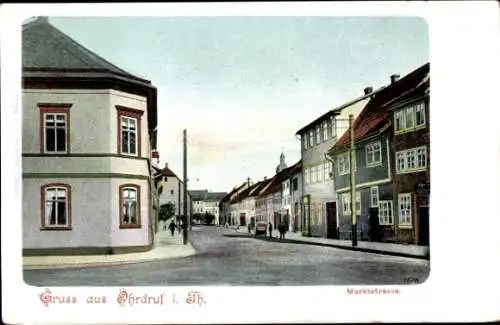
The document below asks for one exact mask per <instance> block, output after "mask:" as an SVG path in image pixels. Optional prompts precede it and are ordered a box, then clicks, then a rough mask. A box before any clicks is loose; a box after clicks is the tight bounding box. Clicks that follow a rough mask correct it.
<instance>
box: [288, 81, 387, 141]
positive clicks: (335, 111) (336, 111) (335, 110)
mask: <svg viewBox="0 0 500 325" xmlns="http://www.w3.org/2000/svg"><path fill="white" fill-rule="evenodd" d="M384 88H385V87H380V88H378V89H375V90H374V91H372V92H370V93H368V94H365V95H363V96H360V97H358V98H355V99H353V100H351V101H349V102H347V103H344V104H342V105H339V106H337V107H335V108H333V109H331V110H329V111H328V112H326V113H325V114H323V115H321V116H320V117H318V118H317V119H315V120H314V121H312V122H310V123H309V124H307V125H306V126H304V127H302V128H301V129H300V130H298V131H297V132H295V135H300V134H301V133H303V132H304V131H306V130H307V129H309V128H311V127H312V126H314V125H316V124H318V123H319V122H321V121H323V120H325V119H327V118H329V117H330V116H335V115H339V114H340V113H341V111H342V110H343V109H345V108H347V107H349V106H351V105H354V104H356V103H358V102H360V101H362V100H364V99H367V98H371V97H373V96H374V95H375V94H376V93H378V92H379V91H381V90H383V89H384Z"/></svg>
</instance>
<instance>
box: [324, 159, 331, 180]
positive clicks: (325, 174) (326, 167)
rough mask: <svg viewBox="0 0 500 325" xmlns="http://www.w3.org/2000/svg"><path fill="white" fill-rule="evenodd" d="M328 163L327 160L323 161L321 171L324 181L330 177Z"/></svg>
mask: <svg viewBox="0 0 500 325" xmlns="http://www.w3.org/2000/svg"><path fill="white" fill-rule="evenodd" d="M329 166H330V164H329V163H328V162H324V163H323V173H324V178H325V181H327V180H329V179H330V169H329Z"/></svg>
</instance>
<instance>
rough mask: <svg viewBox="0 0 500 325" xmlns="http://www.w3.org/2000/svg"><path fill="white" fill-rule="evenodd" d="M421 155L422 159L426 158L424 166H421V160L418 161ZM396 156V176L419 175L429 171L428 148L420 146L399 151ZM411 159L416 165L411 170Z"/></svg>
mask: <svg viewBox="0 0 500 325" xmlns="http://www.w3.org/2000/svg"><path fill="white" fill-rule="evenodd" d="M419 151H420V152H419ZM419 153H420V157H421V156H424V159H423V165H420V164H419V159H418V158H419ZM422 153H423V155H422ZM394 155H395V157H394V159H395V162H396V174H409V173H417V172H422V171H425V170H427V160H428V150H427V146H419V147H414V148H410V149H404V150H399V151H396V152H395V153H394ZM410 158H413V160H412V162H413V165H414V166H413V167H411V168H410V167H409V165H410V164H409V161H410ZM401 162H402V164H401ZM401 165H402V166H401Z"/></svg>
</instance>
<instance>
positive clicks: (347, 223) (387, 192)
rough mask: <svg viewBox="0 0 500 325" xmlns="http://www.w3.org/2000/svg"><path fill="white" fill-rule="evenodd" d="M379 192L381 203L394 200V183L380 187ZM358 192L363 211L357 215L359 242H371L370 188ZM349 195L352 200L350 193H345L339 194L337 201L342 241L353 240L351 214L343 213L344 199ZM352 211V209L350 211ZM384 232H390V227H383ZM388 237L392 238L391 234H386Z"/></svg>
mask: <svg viewBox="0 0 500 325" xmlns="http://www.w3.org/2000/svg"><path fill="white" fill-rule="evenodd" d="M378 191H379V197H378V199H379V201H381V200H392V183H390V182H386V183H385V184H380V185H378ZM356 192H359V193H360V199H361V210H360V213H358V214H357V236H358V239H359V240H370V237H369V231H370V220H369V217H370V209H371V208H372V205H371V199H372V197H371V193H370V187H362V188H359V189H357V190H356ZM344 194H345V195H348V196H349V198H350V191H343V192H339V193H338V200H337V203H338V205H337V211H338V214H339V238H340V239H348V240H351V239H352V217H351V214H350V213H349V214H344V213H343V204H344V202H343V197H344ZM349 210H350V209H349ZM381 228H382V231H383V232H390V228H391V227H388V226H385V227H381ZM385 236H386V237H389V236H390V233H389V234H388V233H386V234H385Z"/></svg>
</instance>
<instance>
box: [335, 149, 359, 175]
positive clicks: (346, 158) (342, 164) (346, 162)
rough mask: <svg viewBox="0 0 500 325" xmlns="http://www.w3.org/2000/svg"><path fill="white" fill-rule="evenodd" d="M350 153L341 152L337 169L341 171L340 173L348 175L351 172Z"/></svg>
mask: <svg viewBox="0 0 500 325" xmlns="http://www.w3.org/2000/svg"><path fill="white" fill-rule="evenodd" d="M350 158H351V157H350V154H349V152H346V153H344V154H341V155H339V156H338V157H337V169H338V172H339V175H346V174H349V173H350V172H351V170H350V168H351V167H350V166H351V164H350V160H351V159H350ZM353 167H354V170H356V157H355V158H354V166H353Z"/></svg>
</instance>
